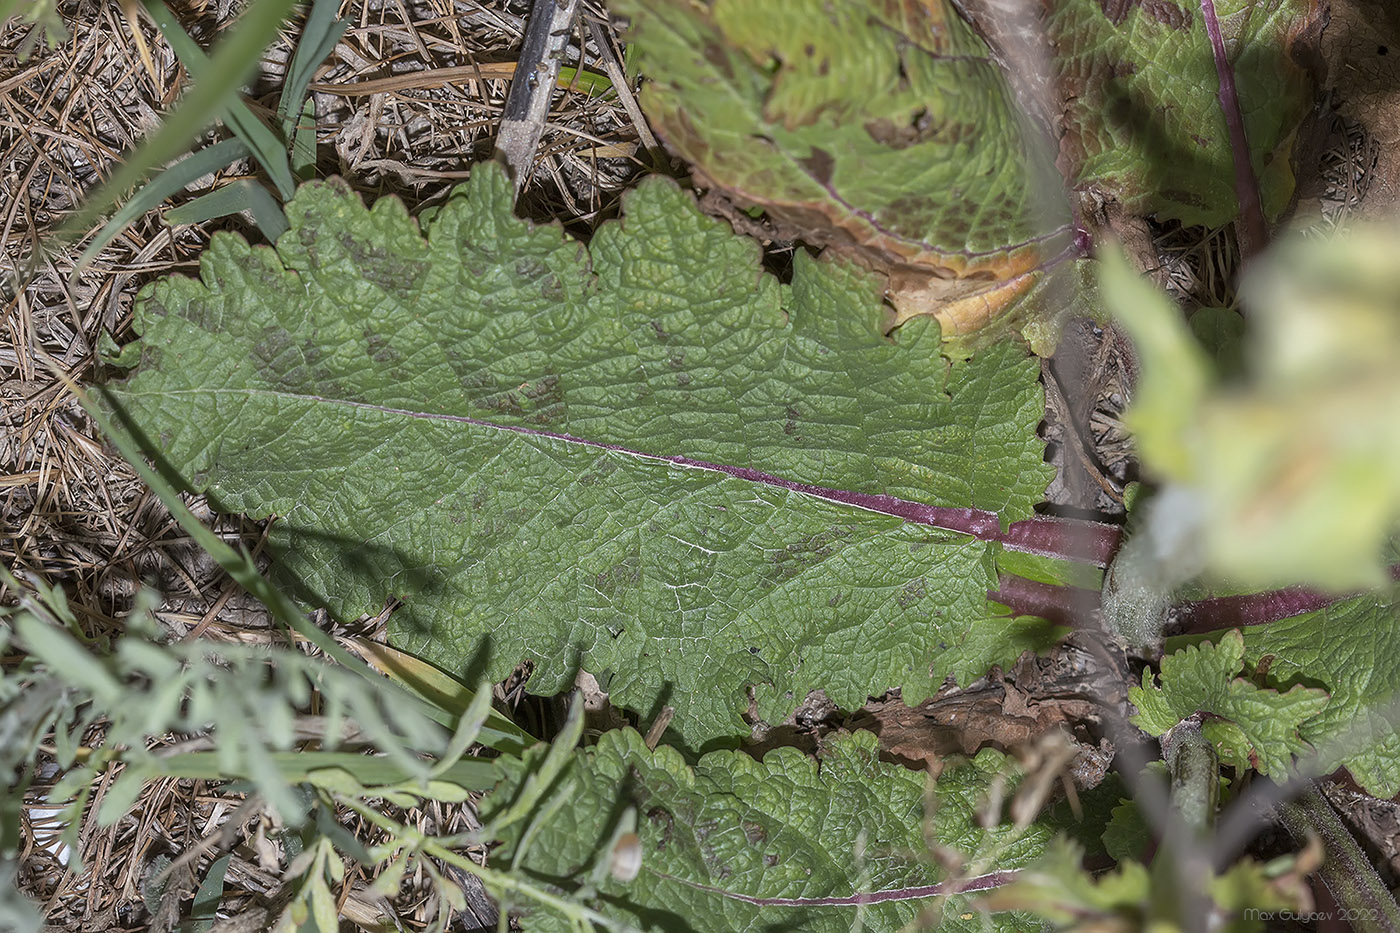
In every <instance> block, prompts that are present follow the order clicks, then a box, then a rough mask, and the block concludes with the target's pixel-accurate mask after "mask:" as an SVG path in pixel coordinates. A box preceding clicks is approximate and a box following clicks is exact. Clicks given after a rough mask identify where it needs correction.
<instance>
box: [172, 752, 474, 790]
mask: <svg viewBox="0 0 1400 933" xmlns="http://www.w3.org/2000/svg"><path fill="white" fill-rule="evenodd" d="M267 757H268V760H269V761H270V763H271V764H272V766H273V767H274V768H275V769H276V770H277V773H278V775H279V777H280V778H281V780H283V781H285V782H287V783H288V784H300V783H302V782H304V781H306V780H307V779H308V778H309V777H310V775H311V773H312V772H313V771H320V770H322V769H324V768H338V769H340V770H343V771H346V772H348V773H349V774H350V775H351V776H353V777H354V778H355V780H357V781H359V782H360V783H361V784H362V785H364V786H365V787H391V786H395V785H398V784H403V783H405V782H408V781H416V780H418V779H419V778H420V777H421V772H420V773H413V772H410V771H408V770H406V769H404V768H403V766H401V765H399V764H398V763H396V762H394V761H392V760H390V759H388V758H382V757H371V756H369V755H359V754H356V753H355V752H321V751H289V752H273V753H271V754H270V755H268V756H267ZM158 768H159V771H160V774H161V775H162V776H165V777H174V778H181V779H185V780H200V781H226V780H228V779H229V771H228V768H227V767H226V766H225V764H224V763H223V762H222V761H220V760H219V754H218V752H182V753H180V754H178V755H171V756H170V757H168V758H162V759H160V760H159V763H158ZM154 770H155V768H154V767H153V768H152V773H154ZM500 779H501V776H500V774H499V773H498V771H497V768H496V765H495V762H494V761H493V760H492V759H486V758H463V759H461V760H460V761H458V762H456V763H454V764H453V765H452V767H450V768H448V769H447V770H445V771H444V772H442V773H441V774H437V775H434V780H438V781H449V782H451V783H453V784H457V785H459V786H461V787H465V788H468V789H470V790H488V789H490V788H492V787H494V786H495V785H496V784H497V783H498V782H499V781H500Z"/></svg>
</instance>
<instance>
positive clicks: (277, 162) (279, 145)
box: [146, 0, 296, 201]
mask: <svg viewBox="0 0 1400 933" xmlns="http://www.w3.org/2000/svg"><path fill="white" fill-rule="evenodd" d="M274 5H276V6H286V7H288V8H290V6H291V4H290V3H288V2H287V0H259V2H257V3H255V4H253V5H251V6H250V7H249V8H248V11H247V12H246V13H244V14H243V20H247V19H249V18H250V17H253V16H255V15H258V14H260V13H262V12H263V10H264V8H270V7H272V6H274ZM146 9H147V10H148V11H149V12H150V14H151V16H152V18H153V19H155V21H156V26H157V27H159V29H160V32H161V35H163V36H165V40H166V41H167V42H169V43H170V48H171V49H172V50H174V52H175V55H176V57H177V58H179V59H180V62H181V63H182V64H183V65H184V66H185V68H186V69H187V70H188V71H189V73H190V75H191V76H192V77H193V78H194V80H195V82H196V85H198V84H201V83H203V82H205V81H215V82H228V83H229V84H230V86H232V87H234V88H238V87H241V86H242V84H243V80H244V77H246V76H244V77H240V78H239V79H238V80H237V81H235V80H233V78H234V77H235V75H234V74H233V73H232V72H231V71H230V70H229V69H228V68H227V66H225V65H223V64H222V63H221V61H220V59H219V58H218V53H216V57H215V58H213V59H211V58H209V57H208V56H207V55H205V54H204V50H203V49H201V48H200V47H199V45H198V43H196V42H195V41H194V40H193V39H191V38H190V37H189V34H188V33H186V32H185V30H184V28H183V27H181V26H180V21H179V20H178V19H176V18H175V14H173V13H172V12H170V8H169V7H167V6H166V5H165V4H164V3H162V2H160V0H149V2H148V3H147V4H146ZM285 18H286V10H284V11H283V12H282V13H281V14H280V15H279V17H278V19H277V22H275V23H273V24H272V32H273V33H275V32H276V29H277V27H278V26H279V25H281V23H282V20H284V19H285ZM242 26H243V21H240V23H239V28H240V29H241V28H242ZM271 41H272V36H271V34H270V35H269V36H268V39H267V41H266V42H264V43H263V46H262V47H260V48H259V49H258V52H257V56H256V57H254V59H253V62H252V63H253V64H255V63H256V62H257V58H258V57H260V56H261V54H262V52H263V50H264V49H265V48H266V47H267V45H268V44H269V43H271ZM220 49H221V50H222V46H220ZM220 116H221V117H222V118H223V120H224V122H226V123H227V124H228V126H229V129H231V130H232V131H233V133H234V135H235V136H237V137H238V138H239V139H241V140H243V141H244V142H245V143H246V144H247V145H248V148H249V149H251V150H252V153H253V158H255V159H257V160H258V164H259V165H261V166H262V167H263V171H265V172H267V174H268V177H269V178H271V179H272V183H273V184H274V185H276V186H277V192H278V194H280V195H281V196H282V200H284V201H285V200H287V199H289V198H290V197H291V196H292V192H294V191H295V190H296V179H295V178H293V177H292V169H291V165H290V164H289V163H288V161H287V145H286V142H285V140H282V139H279V138H278V137H277V134H276V133H274V132H273V131H272V130H271V129H269V128H268V126H267V124H265V123H263V122H262V120H259V119H258V117H257V116H256V115H255V114H254V113H253V111H252V110H251V109H249V107H248V105H247V104H245V103H244V102H243V101H242V100H241V99H240V98H239V97H238V96H237V95H236V94H235V95H233V96H232V97H230V98H229V100H227V101H225V102H223V105H222V112H221V113H220Z"/></svg>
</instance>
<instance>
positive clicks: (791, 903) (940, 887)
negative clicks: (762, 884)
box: [652, 870, 1020, 907]
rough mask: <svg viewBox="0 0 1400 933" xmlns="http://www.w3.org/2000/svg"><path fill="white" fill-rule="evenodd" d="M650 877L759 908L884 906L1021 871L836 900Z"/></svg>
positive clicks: (979, 885)
mask: <svg viewBox="0 0 1400 933" xmlns="http://www.w3.org/2000/svg"><path fill="white" fill-rule="evenodd" d="M652 874H654V875H656V876H657V877H658V878H662V879H664V880H666V881H674V882H676V883H677V884H683V885H685V886H686V887H690V888H695V889H697V890H700V891H704V892H706V893H707V894H718V895H719V896H720V897H727V898H729V899H730V900H734V901H742V902H744V903H745V904H754V905H756V906H758V907H860V906H862V905H865V904H884V903H887V902H889V901H915V900H922V899H924V898H928V897H947V896H948V895H949V894H964V893H967V892H969V891H989V890H991V889H992V888H999V887H1001V886H1002V885H1004V884H1010V883H1011V882H1013V881H1015V880H1016V877H1017V875H1019V874H1020V872H1018V871H1015V870H1010V871H994V872H991V873H990V874H986V875H978V876H977V877H975V878H965V879H962V880H960V881H944V882H941V883H939V884H926V885H920V886H918V887H913V888H892V889H890V890H888V891H867V892H860V893H857V894H846V895H838V896H835V897H754V896H753V895H752V894H740V893H739V892H737V891H729V890H726V889H724V888H717V887H713V886H712V885H708V884H701V883H700V882H698V881H690V880H688V879H685V878H678V877H676V876H675V875H668V874H666V873H665V872H660V871H653V872H652Z"/></svg>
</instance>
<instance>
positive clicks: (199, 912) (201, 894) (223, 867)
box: [190, 852, 233, 933]
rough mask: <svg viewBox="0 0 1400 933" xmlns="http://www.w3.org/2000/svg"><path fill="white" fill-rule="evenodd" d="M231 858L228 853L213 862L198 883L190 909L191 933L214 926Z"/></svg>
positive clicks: (231, 854)
mask: <svg viewBox="0 0 1400 933" xmlns="http://www.w3.org/2000/svg"><path fill="white" fill-rule="evenodd" d="M232 858H233V853H232V852H230V853H228V854H227V855H225V856H224V857H223V858H220V859H218V860H217V861H215V862H214V864H212V865H210V866H209V871H208V873H207V874H206V875H205V876H204V880H203V881H201V882H200V883H199V890H198V891H196V892H195V895H194V904H193V905H191V907H190V923H191V924H192V925H191V926H190V931H191V933H204V931H205V930H207V929H209V928H210V927H211V926H213V925H214V917H215V911H217V910H218V908H219V902H220V901H222V900H223V899H224V875H225V874H227V873H228V865H229V861H230V860H231V859H232Z"/></svg>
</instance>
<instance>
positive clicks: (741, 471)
mask: <svg viewBox="0 0 1400 933" xmlns="http://www.w3.org/2000/svg"><path fill="white" fill-rule="evenodd" d="M200 391H201V392H202V393H220V392H234V393H238V394H243V395H267V396H274V397H277V398H286V399H292V400H297V401H304V402H316V403H321V404H327V405H340V406H344V407H349V408H355V409H358V410H361V411H374V412H381V413H384V414H389V415H398V416H402V417H405V418H414V419H420V420H425V421H439V422H446V423H451V424H465V425H471V426H474V427H481V428H489V429H492V430H496V431H504V432H509V433H511V434H520V435H524V436H528V437H541V438H548V439H550V440H557V441H562V442H564V443H569V444H579V445H581V446H584V447H592V448H594V449H596V450H607V451H612V452H614V453H620V454H624V455H626V456H631V457H637V458H638V459H643V460H655V461H661V462H665V463H671V464H675V465H676V466H680V467H686V468H688V469H695V470H708V471H711V472H715V473H723V474H725V475H726V476H732V477H734V478H735V479H741V480H744V481H746V482H750V483H757V484H759V485H763V486H771V487H774V488H777V489H787V490H791V491H793V492H798V493H802V494H803V495H808V496H812V497H814V498H817V499H824V500H826V501H827V502H839V503H841V504H842V505H849V506H852V507H854V508H858V509H862V510H864V511H867V512H876V513H879V514H882V515H890V516H893V517H895V518H900V519H903V520H904V521H907V522H910V523H912V524H916V525H924V526H927V527H931V528H940V529H944V530H947V531H955V532H958V533H960V534H965V535H970V536H971V537H973V538H976V539H977V540H979V541H987V542H995V543H998V544H1000V545H1002V546H1003V547H1005V548H1007V549H1008V550H1013V551H1022V552H1024V553H1027V554H1037V555H1040V556H1044V557H1054V558H1059V559H1063V560H1074V561H1081V562H1086V563H1091V564H1094V565H1096V566H1099V567H1106V566H1107V565H1108V562H1109V561H1110V560H1112V558H1113V554H1114V552H1115V551H1116V550H1117V547H1118V540H1119V537H1120V535H1121V531H1120V529H1119V528H1118V527H1117V526H1116V525H1106V524H1102V523H1100V522H1091V521H1083V520H1070V519H1060V518H1051V517H1047V516H1035V517H1033V518H1028V519H1025V520H1023V521H1019V522H1013V523H1012V524H1011V525H1010V526H1009V527H1008V528H1006V530H1004V531H1003V530H1002V527H1001V520H1000V518H999V517H998V515H997V513H995V512H989V511H986V510H983V509H972V508H951V507H947V506H934V505H927V504H925V503H922V502H916V501H914V500H912V499H901V498H899V497H898V496H887V495H881V494H875V493H864V492H854V491H852V490H848V489H834V488H832V487H829V486H817V485H813V484H811V483H803V482H799V481H797V480H792V479H787V478H786V477H782V476H777V475H775V474H773V473H767V472H764V471H763V470H758V469H755V468H753V467H744V466H734V465H732V464H726V463H712V462H710V461H708V460H700V459H697V458H695V457H687V456H684V455H680V454H673V455H668V454H656V453H649V452H646V451H641V450H636V449H633V448H630V447H624V446H622V445H621V444H610V443H606V442H603V441H595V440H589V439H588V438H584V437H577V436H575V435H572V434H565V433H562V432H558V431H545V430H541V429H539V428H527V427H523V426H519V425H506V424H498V423H496V422H494V421H486V420H483V419H480V418H471V417H467V416H466V415H452V414H446V413H443V412H426V411H416V410H414V409H411V408H395V407H393V406H390V405H378V404H375V403H373V402H359V401H354V400H350V399H338V398H331V397H329V396H323V395H312V394H305V393H293V392H278V391H274V390H270V389H209V390H200Z"/></svg>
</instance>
